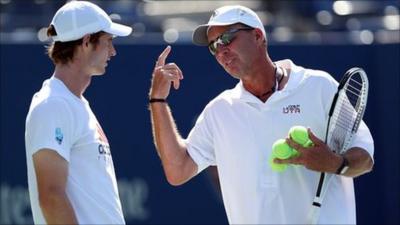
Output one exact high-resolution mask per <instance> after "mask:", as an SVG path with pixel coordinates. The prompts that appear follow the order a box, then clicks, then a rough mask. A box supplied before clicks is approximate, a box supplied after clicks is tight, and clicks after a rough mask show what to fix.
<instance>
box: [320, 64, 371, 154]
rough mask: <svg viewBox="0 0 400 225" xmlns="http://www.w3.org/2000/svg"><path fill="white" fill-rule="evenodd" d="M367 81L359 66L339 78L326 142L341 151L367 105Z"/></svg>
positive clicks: (346, 144) (348, 142)
mask: <svg viewBox="0 0 400 225" xmlns="http://www.w3.org/2000/svg"><path fill="white" fill-rule="evenodd" d="M368 89H369V82H368V78H367V75H366V73H365V71H364V70H363V69H361V68H357V67H355V68H351V69H349V70H348V71H347V72H346V73H345V75H344V76H343V78H342V79H341V81H340V83H339V86H338V92H337V93H336V95H335V97H334V101H333V103H332V106H331V110H330V113H329V114H330V115H329V124H328V129H327V137H326V143H327V144H328V146H329V147H330V148H331V149H332V150H333V151H335V152H338V153H342V152H344V151H345V150H347V148H348V146H349V145H350V144H351V140H352V138H353V136H354V134H355V133H356V132H357V130H358V127H359V125H360V123H361V120H362V117H363V116H364V112H365V109H366V106H367V99H368Z"/></svg>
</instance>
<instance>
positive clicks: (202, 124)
mask: <svg viewBox="0 0 400 225" xmlns="http://www.w3.org/2000/svg"><path fill="white" fill-rule="evenodd" d="M207 115H209V114H207V109H205V110H204V111H203V112H202V113H201V114H200V116H199V118H198V119H197V121H196V124H195V126H194V127H193V128H192V130H191V131H190V133H189V135H188V137H187V139H186V140H185V143H186V148H187V150H188V153H189V155H190V156H191V157H192V159H193V160H194V161H195V163H196V164H197V166H198V170H197V173H200V172H201V171H202V170H204V169H205V168H207V167H208V166H210V165H215V164H216V163H215V152H214V146H213V127H212V126H211V125H210V123H209V120H210V118H209V117H208V116H207Z"/></svg>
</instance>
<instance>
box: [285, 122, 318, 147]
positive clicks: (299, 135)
mask: <svg viewBox="0 0 400 225" xmlns="http://www.w3.org/2000/svg"><path fill="white" fill-rule="evenodd" d="M289 136H290V137H291V138H292V140H293V141H295V142H296V143H297V144H300V145H302V146H303V147H310V146H311V145H312V144H313V143H312V141H311V140H310V138H309V137H308V131H307V128H305V127H303V126H293V127H292V128H290V130H289Z"/></svg>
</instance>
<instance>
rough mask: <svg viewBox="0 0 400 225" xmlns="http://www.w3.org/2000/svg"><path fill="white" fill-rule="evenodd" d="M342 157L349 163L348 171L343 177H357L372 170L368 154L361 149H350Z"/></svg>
mask: <svg viewBox="0 0 400 225" xmlns="http://www.w3.org/2000/svg"><path fill="white" fill-rule="evenodd" d="M344 156H345V157H346V159H347V160H348V161H349V169H348V170H347V171H346V173H345V174H344V176H348V177H358V176H360V175H362V174H365V173H368V172H370V171H371V170H372V167H373V161H372V159H371V157H370V155H369V154H368V152H367V151H366V150H364V149H362V148H357V147H356V148H351V149H349V150H348V151H347V152H346V153H345V154H344Z"/></svg>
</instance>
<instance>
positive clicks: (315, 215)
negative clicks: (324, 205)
mask: <svg viewBox="0 0 400 225" xmlns="http://www.w3.org/2000/svg"><path fill="white" fill-rule="evenodd" d="M320 210H321V203H320V202H318V200H314V202H313V204H312V205H311V209H310V212H309V213H308V216H307V224H317V223H318V219H319V214H320Z"/></svg>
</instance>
